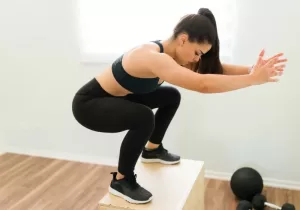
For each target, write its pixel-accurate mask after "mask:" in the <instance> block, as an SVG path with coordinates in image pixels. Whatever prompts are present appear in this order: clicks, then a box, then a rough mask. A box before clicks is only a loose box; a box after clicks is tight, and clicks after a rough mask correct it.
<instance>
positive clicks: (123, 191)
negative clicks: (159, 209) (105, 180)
mask: <svg viewBox="0 0 300 210" xmlns="http://www.w3.org/2000/svg"><path fill="white" fill-rule="evenodd" d="M111 174H113V179H112V181H111V184H110V186H109V192H110V193H111V194H113V195H116V196H119V197H121V198H123V199H124V200H126V201H128V202H129V203H134V204H143V203H148V202H150V201H151V200H152V194H151V193H150V192H149V191H147V190H146V189H144V188H143V187H141V186H140V185H139V184H138V183H137V182H136V174H135V175H132V176H130V177H125V178H123V179H120V180H117V179H116V176H117V172H112V173H111Z"/></svg>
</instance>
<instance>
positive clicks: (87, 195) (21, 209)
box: [0, 153, 300, 210]
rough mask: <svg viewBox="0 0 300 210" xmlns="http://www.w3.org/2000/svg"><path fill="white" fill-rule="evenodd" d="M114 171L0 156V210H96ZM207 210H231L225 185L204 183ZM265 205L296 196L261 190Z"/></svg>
mask: <svg viewBox="0 0 300 210" xmlns="http://www.w3.org/2000/svg"><path fill="white" fill-rule="evenodd" d="M113 170H115V168H114V167H109V166H101V165H96V164H87V163H78V162H71V161H64V160H56V159H49V158H41V157H32V156H26V155H17V154H8V153H7V154H4V155H2V156H0V209H1V210H97V204H98V202H99V200H100V199H101V198H102V196H103V195H104V194H105V193H106V192H107V187H108V185H109V182H110V180H111V175H110V172H111V171H113ZM205 183H206V186H205V188H206V194H205V202H206V208H205V209H207V210H234V209H235V208H236V201H235V199H234V196H233V195H232V192H231V191H230V187H229V183H228V182H226V181H220V180H212V179H207V180H206V182H205ZM264 194H265V195H266V196H267V198H268V200H269V202H273V203H275V204H277V205H278V204H279V205H282V204H283V203H285V202H291V203H294V205H295V206H296V209H297V208H298V209H300V192H299V191H290V190H284V189H275V188H274V189H273V188H265V189H264Z"/></svg>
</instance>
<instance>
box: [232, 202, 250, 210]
mask: <svg viewBox="0 0 300 210" xmlns="http://www.w3.org/2000/svg"><path fill="white" fill-rule="evenodd" d="M236 210H252V204H251V203H250V202H249V201H247V200H241V201H240V202H239V203H238V205H237V207H236Z"/></svg>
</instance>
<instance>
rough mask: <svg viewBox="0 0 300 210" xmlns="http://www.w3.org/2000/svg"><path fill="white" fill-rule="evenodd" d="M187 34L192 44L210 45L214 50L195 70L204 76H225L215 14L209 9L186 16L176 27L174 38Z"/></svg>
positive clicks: (205, 55)
mask: <svg viewBox="0 0 300 210" xmlns="http://www.w3.org/2000/svg"><path fill="white" fill-rule="evenodd" d="M184 32H185V33H187V34H188V36H189V41H190V42H197V43H208V44H211V45H212V48H211V49H210V50H209V51H208V52H207V53H206V54H204V55H202V57H201V59H200V61H199V62H198V63H197V64H196V65H195V67H194V68H193V70H194V71H195V72H199V73H202V74H223V68H222V64H221V62H220V57H219V52H220V44H219V37H218V30H217V24H216V20H215V17H214V15H213V13H212V12H211V11H210V10H209V9H207V8H200V9H199V10H198V13H197V14H189V15H186V16H184V17H183V18H182V19H181V20H180V21H179V23H178V24H177V25H176V26H175V28H174V31H173V38H174V39H175V38H177V36H178V35H179V34H180V33H184Z"/></svg>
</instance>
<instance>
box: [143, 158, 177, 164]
mask: <svg viewBox="0 0 300 210" xmlns="http://www.w3.org/2000/svg"><path fill="white" fill-rule="evenodd" d="M141 161H142V162H143V163H162V164H166V165H173V164H177V163H179V162H180V160H176V161H165V160H161V159H145V158H141Z"/></svg>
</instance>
